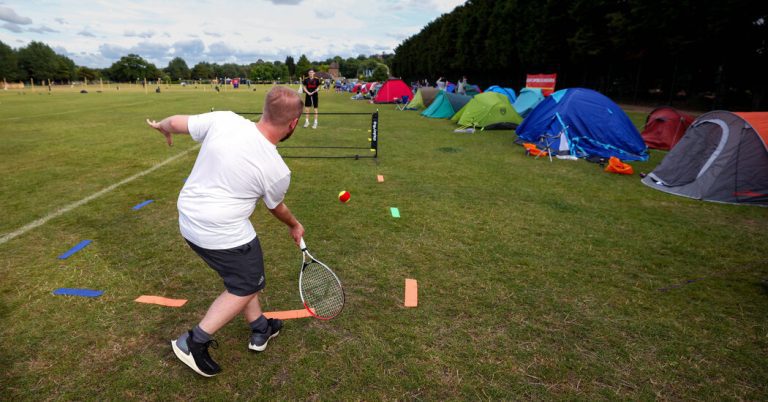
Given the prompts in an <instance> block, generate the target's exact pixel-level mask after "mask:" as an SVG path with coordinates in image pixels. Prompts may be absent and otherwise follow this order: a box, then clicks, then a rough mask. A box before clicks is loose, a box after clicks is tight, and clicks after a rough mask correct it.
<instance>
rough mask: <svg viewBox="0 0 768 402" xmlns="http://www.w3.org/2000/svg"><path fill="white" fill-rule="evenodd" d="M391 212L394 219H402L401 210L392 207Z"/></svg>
mask: <svg viewBox="0 0 768 402" xmlns="http://www.w3.org/2000/svg"><path fill="white" fill-rule="evenodd" d="M389 211H390V212H392V217H393V218H399V217H400V210H398V209H397V208H395V207H390V208H389Z"/></svg>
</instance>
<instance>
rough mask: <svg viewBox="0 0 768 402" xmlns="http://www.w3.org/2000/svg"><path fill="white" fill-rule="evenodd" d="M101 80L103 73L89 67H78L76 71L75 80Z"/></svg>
mask: <svg viewBox="0 0 768 402" xmlns="http://www.w3.org/2000/svg"><path fill="white" fill-rule="evenodd" d="M99 78H101V71H99V70H97V69H92V68H88V67H78V68H77V69H76V70H75V79H78V80H88V81H94V80H97V79H99Z"/></svg>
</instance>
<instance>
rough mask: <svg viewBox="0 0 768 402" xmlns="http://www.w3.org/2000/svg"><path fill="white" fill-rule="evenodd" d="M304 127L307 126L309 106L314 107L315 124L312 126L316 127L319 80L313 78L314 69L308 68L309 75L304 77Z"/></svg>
mask: <svg viewBox="0 0 768 402" xmlns="http://www.w3.org/2000/svg"><path fill="white" fill-rule="evenodd" d="M302 84H303V88H304V93H305V97H304V128H307V127H309V108H310V106H311V107H312V108H314V109H315V124H313V125H312V128H317V106H318V105H317V103H318V102H317V101H318V95H317V91H319V90H320V80H319V79H317V78H315V70H314V69H309V77H308V78H305V79H304V82H303V83H302Z"/></svg>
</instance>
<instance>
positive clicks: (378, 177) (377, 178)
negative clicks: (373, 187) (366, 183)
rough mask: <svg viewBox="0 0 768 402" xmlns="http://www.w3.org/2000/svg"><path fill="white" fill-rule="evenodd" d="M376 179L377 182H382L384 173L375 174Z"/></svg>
mask: <svg viewBox="0 0 768 402" xmlns="http://www.w3.org/2000/svg"><path fill="white" fill-rule="evenodd" d="M376 180H378V182H379V183H384V175H378V176H376Z"/></svg>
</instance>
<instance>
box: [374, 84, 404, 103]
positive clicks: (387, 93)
mask: <svg viewBox="0 0 768 402" xmlns="http://www.w3.org/2000/svg"><path fill="white" fill-rule="evenodd" d="M404 96H407V97H408V102H410V101H411V99H413V92H411V87H409V86H408V85H407V84H406V83H405V82H403V80H388V81H387V82H385V83H384V84H383V85H382V86H381V88H379V89H378V90H377V91H376V97H375V98H373V102H375V103H395V101H400V100H401V99H402V98H403V97H404Z"/></svg>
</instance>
